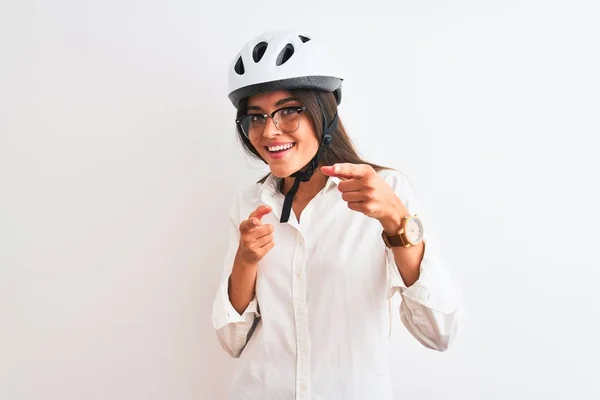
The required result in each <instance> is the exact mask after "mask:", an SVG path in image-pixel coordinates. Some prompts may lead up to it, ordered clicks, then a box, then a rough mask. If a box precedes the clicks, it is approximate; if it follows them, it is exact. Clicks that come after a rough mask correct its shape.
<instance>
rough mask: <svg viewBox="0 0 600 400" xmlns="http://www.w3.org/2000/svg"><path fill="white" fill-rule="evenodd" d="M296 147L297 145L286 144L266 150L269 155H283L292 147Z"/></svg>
mask: <svg viewBox="0 0 600 400" xmlns="http://www.w3.org/2000/svg"><path fill="white" fill-rule="evenodd" d="M295 145H296V143H286V144H282V145H279V146H265V149H267V151H268V152H269V153H272V154H276V153H282V152H284V151H286V150H289V149H291V148H292V147H294V146H295Z"/></svg>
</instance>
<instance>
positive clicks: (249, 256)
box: [237, 206, 275, 266]
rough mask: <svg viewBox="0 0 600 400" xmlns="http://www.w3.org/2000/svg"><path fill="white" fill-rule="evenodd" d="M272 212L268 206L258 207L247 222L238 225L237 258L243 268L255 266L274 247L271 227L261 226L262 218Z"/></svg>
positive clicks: (268, 225)
mask: <svg viewBox="0 0 600 400" xmlns="http://www.w3.org/2000/svg"><path fill="white" fill-rule="evenodd" d="M271 211H272V209H271V207H269V206H259V207H258V208H257V209H256V210H254V211H253V212H252V214H250V216H249V217H248V219H247V220H245V221H242V223H241V224H240V234H241V235H240V244H239V246H238V251H237V258H238V261H239V262H240V263H241V264H242V265H244V266H256V265H257V264H258V262H259V261H260V260H261V259H262V258H263V257H264V256H265V255H266V254H267V253H268V252H269V251H270V250H271V249H272V248H273V246H275V243H274V242H273V231H274V228H273V225H271V224H263V223H262V222H261V220H262V218H263V217H264V216H265V215H267V214H269V213H270V212H271Z"/></svg>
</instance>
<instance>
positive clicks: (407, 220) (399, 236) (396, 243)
mask: <svg viewBox="0 0 600 400" xmlns="http://www.w3.org/2000/svg"><path fill="white" fill-rule="evenodd" d="M381 237H382V238H383V241H384V242H385V245H386V246H387V247H388V248H391V247H406V248H408V247H411V246H416V245H418V244H419V243H421V242H422V241H423V223H422V222H421V220H420V219H419V217H417V216H416V215H407V216H406V217H404V218H402V222H401V223H400V229H399V230H398V232H396V234H395V235H388V234H387V233H385V231H383V232H381Z"/></svg>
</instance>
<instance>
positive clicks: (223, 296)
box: [213, 279, 260, 329]
mask: <svg viewBox="0 0 600 400" xmlns="http://www.w3.org/2000/svg"><path fill="white" fill-rule="evenodd" d="M228 287H229V279H227V280H226V281H225V282H223V283H222V284H221V287H220V288H219V293H218V295H217V297H216V299H215V304H214V307H213V327H214V329H221V328H222V327H224V326H225V325H228V324H233V323H238V322H244V323H245V322H247V321H248V316H249V315H250V314H255V315H256V316H257V317H260V313H259V311H258V301H257V300H256V296H254V297H253V298H252V300H251V301H250V303H249V304H248V307H246V309H245V310H244V312H243V313H242V314H241V315H240V313H238V312H237V311H236V309H235V308H234V307H233V305H232V304H231V301H230V300H229V293H228Z"/></svg>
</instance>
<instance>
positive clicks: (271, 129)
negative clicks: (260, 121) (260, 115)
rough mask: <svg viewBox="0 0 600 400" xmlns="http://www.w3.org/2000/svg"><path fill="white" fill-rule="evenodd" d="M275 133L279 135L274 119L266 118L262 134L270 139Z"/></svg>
mask: <svg viewBox="0 0 600 400" xmlns="http://www.w3.org/2000/svg"><path fill="white" fill-rule="evenodd" d="M277 135H281V131H280V130H279V128H277V125H275V120H274V119H273V118H267V120H266V121H265V130H264V131H263V136H264V137H266V138H269V139H270V138H273V137H275V136H277Z"/></svg>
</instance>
